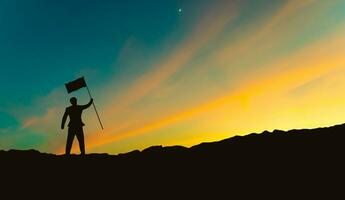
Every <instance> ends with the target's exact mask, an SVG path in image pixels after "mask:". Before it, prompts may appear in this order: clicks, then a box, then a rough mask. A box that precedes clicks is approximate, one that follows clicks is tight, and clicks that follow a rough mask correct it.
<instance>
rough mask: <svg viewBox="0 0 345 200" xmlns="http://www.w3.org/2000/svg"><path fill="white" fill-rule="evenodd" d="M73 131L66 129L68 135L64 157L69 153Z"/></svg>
mask: <svg viewBox="0 0 345 200" xmlns="http://www.w3.org/2000/svg"><path fill="white" fill-rule="evenodd" d="M74 134H75V130H74V129H73V128H70V127H69V128H68V134H67V142H66V151H65V153H66V155H69V154H70V153H71V148H72V144H73V139H74Z"/></svg>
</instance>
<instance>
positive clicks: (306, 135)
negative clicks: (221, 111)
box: [0, 125, 345, 199]
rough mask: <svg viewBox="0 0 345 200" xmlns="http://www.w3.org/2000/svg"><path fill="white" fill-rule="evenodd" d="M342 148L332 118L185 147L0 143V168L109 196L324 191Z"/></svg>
mask: <svg viewBox="0 0 345 200" xmlns="http://www.w3.org/2000/svg"><path fill="white" fill-rule="evenodd" d="M344 148H345V125H337V126H333V127H329V128H317V129H310V130H308V129H304V130H290V131H287V132H285V131H279V130H275V131H273V132H267V131H265V132H263V133H261V134H250V135H247V136H243V137H240V136H235V137H232V138H229V139H225V140H222V141H219V142H212V143H203V144H200V145H196V146H193V147H191V148H185V147H181V146H172V147H162V146H153V147H149V148H147V149H145V150H143V151H138V150H136V151H132V152H129V153H125V154H119V155H108V154H87V155H85V156H77V155H71V156H56V155H53V154H43V153H40V152H38V151H35V150H29V151H17V150H10V151H0V160H1V166H2V167H1V168H2V170H1V172H3V173H4V172H6V174H7V175H8V176H9V178H7V177H6V178H4V177H3V178H2V182H4V183H5V182H6V183H9V182H11V181H14V182H16V183H21V184H23V183H24V182H25V183H26V186H32V185H31V184H30V182H31V181H35V182H39V183H41V184H42V183H49V184H48V185H45V184H43V187H49V188H50V189H52V188H55V189H57V190H58V191H60V192H62V191H64V189H65V188H66V187H67V186H68V187H76V188H84V189H86V188H89V189H90V191H95V190H96V191H103V193H104V192H110V193H112V192H114V193H113V194H114V195H115V196H114V198H115V197H116V194H118V192H124V191H130V192H128V193H126V194H127V195H139V196H140V195H142V194H143V193H140V192H139V191H146V192H149V193H155V194H158V193H164V195H167V196H169V195H173V194H175V195H176V194H181V193H185V192H187V193H188V194H191V195H201V194H202V193H203V192H206V193H210V191H218V190H219V191H218V192H225V193H227V194H228V195H229V196H228V197H229V198H230V197H235V195H240V196H242V197H245V196H247V195H249V196H252V195H254V196H256V197H258V196H257V195H261V197H262V195H263V194H265V195H264V196H265V197H272V198H273V197H274V199H281V198H280V197H290V198H294V197H296V196H294V195H296V194H298V195H300V194H304V195H306V196H307V197H311V196H318V195H319V193H322V192H325V191H327V192H325V193H327V195H328V197H329V198H330V196H331V195H334V194H336V193H334V192H333V193H329V192H328V191H330V189H331V190H335V191H337V188H338V187H340V188H342V187H343V186H344V180H345V179H344V177H343V175H344V171H345V168H344V166H345V164H344V163H345V162H344V160H345V156H344V152H345V151H344ZM33 185H34V186H35V184H33ZM53 185H54V186H53ZM36 189H37V188H36ZM113 190H114V191H113ZM340 191H342V190H340ZM64 192H65V191H64ZM103 193H101V194H103ZM85 194H86V193H84V195H85ZM276 194H278V196H275V195H276ZM267 195H268V196H267ZM300 197H301V196H300ZM301 198H302V197H301ZM163 199H164V198H163ZM182 199H184V198H182ZM294 199H300V198H294Z"/></svg>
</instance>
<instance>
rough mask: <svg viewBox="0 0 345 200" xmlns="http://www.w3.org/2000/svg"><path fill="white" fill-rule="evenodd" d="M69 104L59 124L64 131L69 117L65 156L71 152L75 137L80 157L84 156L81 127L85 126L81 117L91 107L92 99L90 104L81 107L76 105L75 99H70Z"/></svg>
mask: <svg viewBox="0 0 345 200" xmlns="http://www.w3.org/2000/svg"><path fill="white" fill-rule="evenodd" d="M70 102H71V104H72V105H71V106H70V107H67V108H66V110H65V114H64V115H63V117H62V123H61V129H64V127H65V122H66V119H67V117H68V116H69V123H68V135H67V142H66V155H69V154H70V152H71V148H72V144H73V139H74V136H77V139H78V142H79V148H80V152H81V154H82V155H84V154H85V144H84V131H83V126H84V125H85V124H84V123H83V122H82V120H81V115H82V113H83V110H84V109H86V108H88V107H90V106H91V104H92V102H93V99H90V102H89V103H88V104H86V105H83V106H81V105H78V104H77V98H75V97H72V98H71V99H70Z"/></svg>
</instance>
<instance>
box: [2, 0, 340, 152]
mask: <svg viewBox="0 0 345 200" xmlns="http://www.w3.org/2000/svg"><path fill="white" fill-rule="evenodd" d="M344 8H345V2H344V1H342V0H334V1H333V0H331V1H322V0H306V1H299V0H277V1H271V0H259V1H256V0H215V1H209V0H166V1H161V0H145V1H142V0H126V1H121V0H116V1H115V0H99V1H97V0H0V68H1V72H0V85H1V87H0V93H1V96H0V149H11V148H16V149H27V148H34V149H38V150H41V151H45V152H59V151H60V149H61V148H63V146H64V142H65V141H64V140H65V135H66V134H65V132H63V131H61V130H59V125H60V120H61V115H62V113H63V111H64V108H65V107H66V106H68V104H69V103H68V99H69V98H70V97H71V96H77V97H78V99H79V102H80V103H81V104H83V103H86V102H87V101H88V96H87V93H86V91H84V90H81V91H78V92H75V93H73V94H71V95H68V94H67V93H66V91H65V88H64V84H65V83H66V82H69V81H71V80H73V79H75V78H78V77H80V76H85V77H86V80H87V82H88V84H89V86H90V89H91V92H92V94H93V95H94V98H95V102H96V105H97V106H98V108H99V111H100V114H101V117H102V119H103V121H104V125H105V127H106V130H105V133H104V136H102V137H101V136H99V133H98V131H99V125H98V124H97V118H95V115H94V112H93V111H92V110H88V111H87V112H85V116H84V121H85V122H86V123H87V124H88V125H89V126H87V127H86V132H87V133H88V134H87V136H86V137H87V138H86V139H87V142H86V143H87V149H90V150H91V151H94V152H110V153H118V152H123V151H128V150H131V149H136V148H139V149H140V148H144V147H146V146H150V145H156V144H166V145H174V144H182V145H187V146H188V145H193V144H196V143H198V142H202V141H213V140H217V139H222V138H224V137H230V136H231V134H233V132H234V131H235V132H238V133H245V132H248V131H261V130H263V129H273V128H282V129H284V128H285V129H288V128H298V127H301V128H305V127H306V128H307V127H314V126H321V125H326V124H328V123H336V122H339V121H340V114H338V113H337V114H333V116H337V117H338V118H329V120H325V119H314V118H313V120H314V121H313V122H312V121H303V120H300V118H302V116H304V115H303V114H298V115H297V114H296V113H291V112H292V111H291V110H294V108H296V107H298V106H301V108H300V109H303V108H305V106H304V107H303V106H302V103H301V102H299V101H297V100H296V101H293V100H291V99H290V97H289V96H288V97H287V96H284V97H283V96H281V99H279V98H278V100H277V101H276V102H273V103H271V104H269V105H261V104H260V103H261V100H260V99H259V93H258V94H257V93H255V92H252V90H251V89H250V88H251V87H249V86H248V87H247V88H245V89H243V90H241V91H242V92H247V91H248V94H246V95H244V96H245V97H243V98H242V96H241V95H243V94H242V93H241V95H237V96H236V95H235V94H237V93H236V91H237V89H238V88H242V86H243V87H244V85H250V84H249V82H250V81H255V80H256V78H257V80H258V81H259V80H261V79H259V77H261V76H262V77H264V76H265V75H269V74H271V73H273V72H274V70H277V69H280V68H281V69H283V70H284V71H286V69H293V68H294V66H299V69H304V67H305V68H306V69H305V70H304V71H303V72H306V71H307V67H308V66H309V64H306V65H303V63H309V59H310V60H313V59H314V60H315V59H316V60H317V59H320V60H319V63H322V62H321V61H322V60H323V59H324V60H327V58H328V57H326V56H328V54H327V52H332V51H334V52H337V53H335V54H334V55H338V54H339V55H340V54H341V50H342V49H340V50H339V49H338V50H336V49H335V48H336V47H333V46H331V44H332V43H331V42H329V43H328V42H327V41H333V40H332V39H334V40H335V39H337V38H341V37H340V36H339V35H341V34H340V33H342V32H341V31H342V30H343V27H344V24H345V23H344V21H345V14H344V13H345V12H344ZM339 40H340V39H339ZM339 44H341V43H340V42H339ZM320 46H321V47H320ZM339 48H340V47H339ZM320 49H322V50H324V51H325V52H319V50H320ZM308 53H310V55H319V54H320V55H323V56H325V57H324V58H323V57H322V56H318V57H317V58H313V59H311V58H310V56H309V57H308V56H307V55H309V54H308ZM295 54H296V55H301V56H306V58H305V59H303V60H302V59H301V60H302V61H301V60H299V59H297V58H295V60H293V59H292V58H290V57H293V56H294V55H295ZM329 56H330V55H329ZM296 57H298V56H296ZM284 59H286V60H289V61H290V60H293V61H294V63H291V64H289V65H288V66H285V65H286V64H285V62H283V61H284ZM334 60H337V59H334ZM280 62H281V63H280ZM291 62H292V61H291ZM310 62H311V61H310ZM274 63H278V64H276V65H274V66H272V65H273V64H274ZM339 65H341V64H339ZM284 67H285V68H284ZM328 68H329V69H333V68H332V67H331V66H328ZM334 68H335V67H334ZM316 69H318V68H317V67H315V71H314V72H315V75H314V76H315V77H314V76H313V77H308V76H304V75H298V77H300V79H301V80H300V82H298V83H297V82H296V83H291V84H290V85H291V88H289V91H285V90H288V89H287V88H286V87H283V86H282V88H279V89H278V90H277V91H279V92H280V93H281V92H282V91H284V92H285V93H284V94H286V95H287V94H294V95H295V96H294V98H295V97H296V98H300V99H302V97H303V98H304V97H305V96H303V95H305V93H306V91H310V90H312V89H313V88H315V87H322V85H321V83H325V84H326V83H327V84H329V83H330V82H332V80H338V79H335V77H333V76H328V75H327V76H326V74H327V73H331V72H327V73H326V71H322V73H325V74H321V71H317V70H316ZM316 72H318V73H320V74H316ZM334 74H336V73H334ZM253 75H255V79H250V81H249V78H248V77H251V76H253ZM279 75H282V76H283V74H279ZM277 76H278V75H277ZM268 77H269V76H268ZM272 77H273V76H272ZM325 77H326V78H325ZM263 79H264V78H262V80H263ZM268 79H270V78H266V79H264V80H266V81H268ZM281 80H283V79H281ZM284 80H285V79H284ZM246 81H247V82H246ZM279 83H280V82H279ZM279 83H276V82H275V84H274V85H283V83H281V84H279ZM253 84H254V85H258V84H257V83H256V82H253ZM294 84H295V85H294ZM338 85H339V84H338ZM340 85H341V84H340ZM239 86H241V87H239ZM267 88H268V89H267V93H268V90H269V88H270V87H267ZM292 88H300V89H296V91H297V90H298V91H299V92H294V91H295V90H293V89H292ZM301 88H302V89H303V90H302V89H301ZM290 90H291V91H290ZM320 90H321V89H320ZM249 91H251V92H250V94H249ZM301 91H302V92H301ZM272 93H274V94H276V93H275V92H274V91H271V93H270V94H272ZM277 93H278V92H277ZM230 94H234V98H231V100H232V101H235V102H237V101H238V102H237V104H238V105H240V106H238V105H237V104H236V105H232V104H231V103H230V101H229V103H225V104H223V102H222V103H217V106H215V104H216V103H214V104H212V103H210V102H213V101H214V102H217V99H219V98H220V99H221V98H223V97H224V96H226V97H228V96H229V95H230ZM335 94H336V93H334V95H335ZM230 96H231V95H230ZM239 96H241V98H239ZM325 96H328V97H329V98H331V97H334V96H332V94H328V95H325ZM236 98H239V99H237V100H236ZM274 98H277V97H274ZM310 98H311V97H310ZM334 98H335V97H334ZM287 99H288V100H291V101H289V102H285V101H287ZM304 101H307V100H306V99H304ZM277 102H280V103H281V104H279V105H278V103H277ZM297 102H298V103H299V104H298V105H297ZM320 102H321V100H320ZM322 102H329V101H326V100H325V101H322ZM208 103H209V104H208ZM275 103H277V105H276V104H275ZM204 104H205V105H207V106H203V105H204ZM230 105H231V106H233V107H234V108H235V109H234V108H231V106H230ZM254 105H260V106H257V107H255V106H254ZM275 105H276V106H277V107H274V106H275ZM282 105H284V106H282ZM332 105H338V104H336V103H334V102H332ZM315 106H316V105H315ZM326 106H329V105H324V104H321V103H320V104H319V105H318V108H317V109H316V110H318V109H319V107H321V108H322V107H326ZM258 107H260V108H262V107H266V108H267V109H268V110H270V109H271V110H272V112H267V113H268V114H267V116H266V114H265V116H263V117H262V119H261V120H263V121H257V122H256V121H254V122H253V123H251V124H250V126H245V124H244V123H243V122H240V120H239V119H240V118H241V117H240V116H242V118H243V119H248V116H252V115H253V113H258V112H263V111H262V110H260V109H259V108H258ZM278 107H280V108H283V109H281V110H275V109H278ZM290 108H291V109H290ZM218 109H219V110H218ZM310 109H311V108H310ZM341 109H342V107H341V108H340V107H339V108H338V109H337V110H339V111H340V110H341ZM196 110H197V111H196ZM227 110H228V111H229V112H228V113H225V111H227ZM297 110H298V109H297ZM290 111H291V112H290ZM223 112H224V113H223ZM234 112H238V113H237V114H236V115H237V116H238V119H233V116H234V115H235V114H234ZM294 112H295V111H294ZM296 112H297V111H296ZM265 113H266V112H265ZM279 114H281V117H280V118H284V117H286V120H285V121H284V123H283V122H277V121H276V120H277V116H275V115H279ZM218 118H219V119H218ZM216 119H217V120H216ZM295 119H296V120H295ZM303 119H308V117H303ZM311 119H312V118H310V120H311ZM248 120H249V121H250V117H249V119H248ZM332 120H333V121H332ZM302 122H303V123H302ZM314 122H315V123H314ZM230 133H231V134H230ZM88 144H90V145H89V146H88Z"/></svg>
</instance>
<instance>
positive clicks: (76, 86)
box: [65, 77, 103, 129]
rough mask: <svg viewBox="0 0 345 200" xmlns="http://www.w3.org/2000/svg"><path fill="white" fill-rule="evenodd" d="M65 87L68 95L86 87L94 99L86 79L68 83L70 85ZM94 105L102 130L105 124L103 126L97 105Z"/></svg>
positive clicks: (82, 78)
mask: <svg viewBox="0 0 345 200" xmlns="http://www.w3.org/2000/svg"><path fill="white" fill-rule="evenodd" d="M65 86H66V89H67V92H68V94H69V93H71V92H74V91H76V90H79V89H80V88H84V87H86V89H87V92H88V93H89V96H90V98H91V99H92V97H91V93H90V90H89V87H88V86H87V84H86V81H85V79H84V77H81V78H78V79H76V80H74V81H71V82H68V83H66V84H65ZM92 105H93V108H94V109H95V112H96V115H97V118H98V121H99V124H100V125H101V128H102V129H103V124H102V122H101V119H100V117H99V115H98V111H97V109H96V106H95V103H92Z"/></svg>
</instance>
